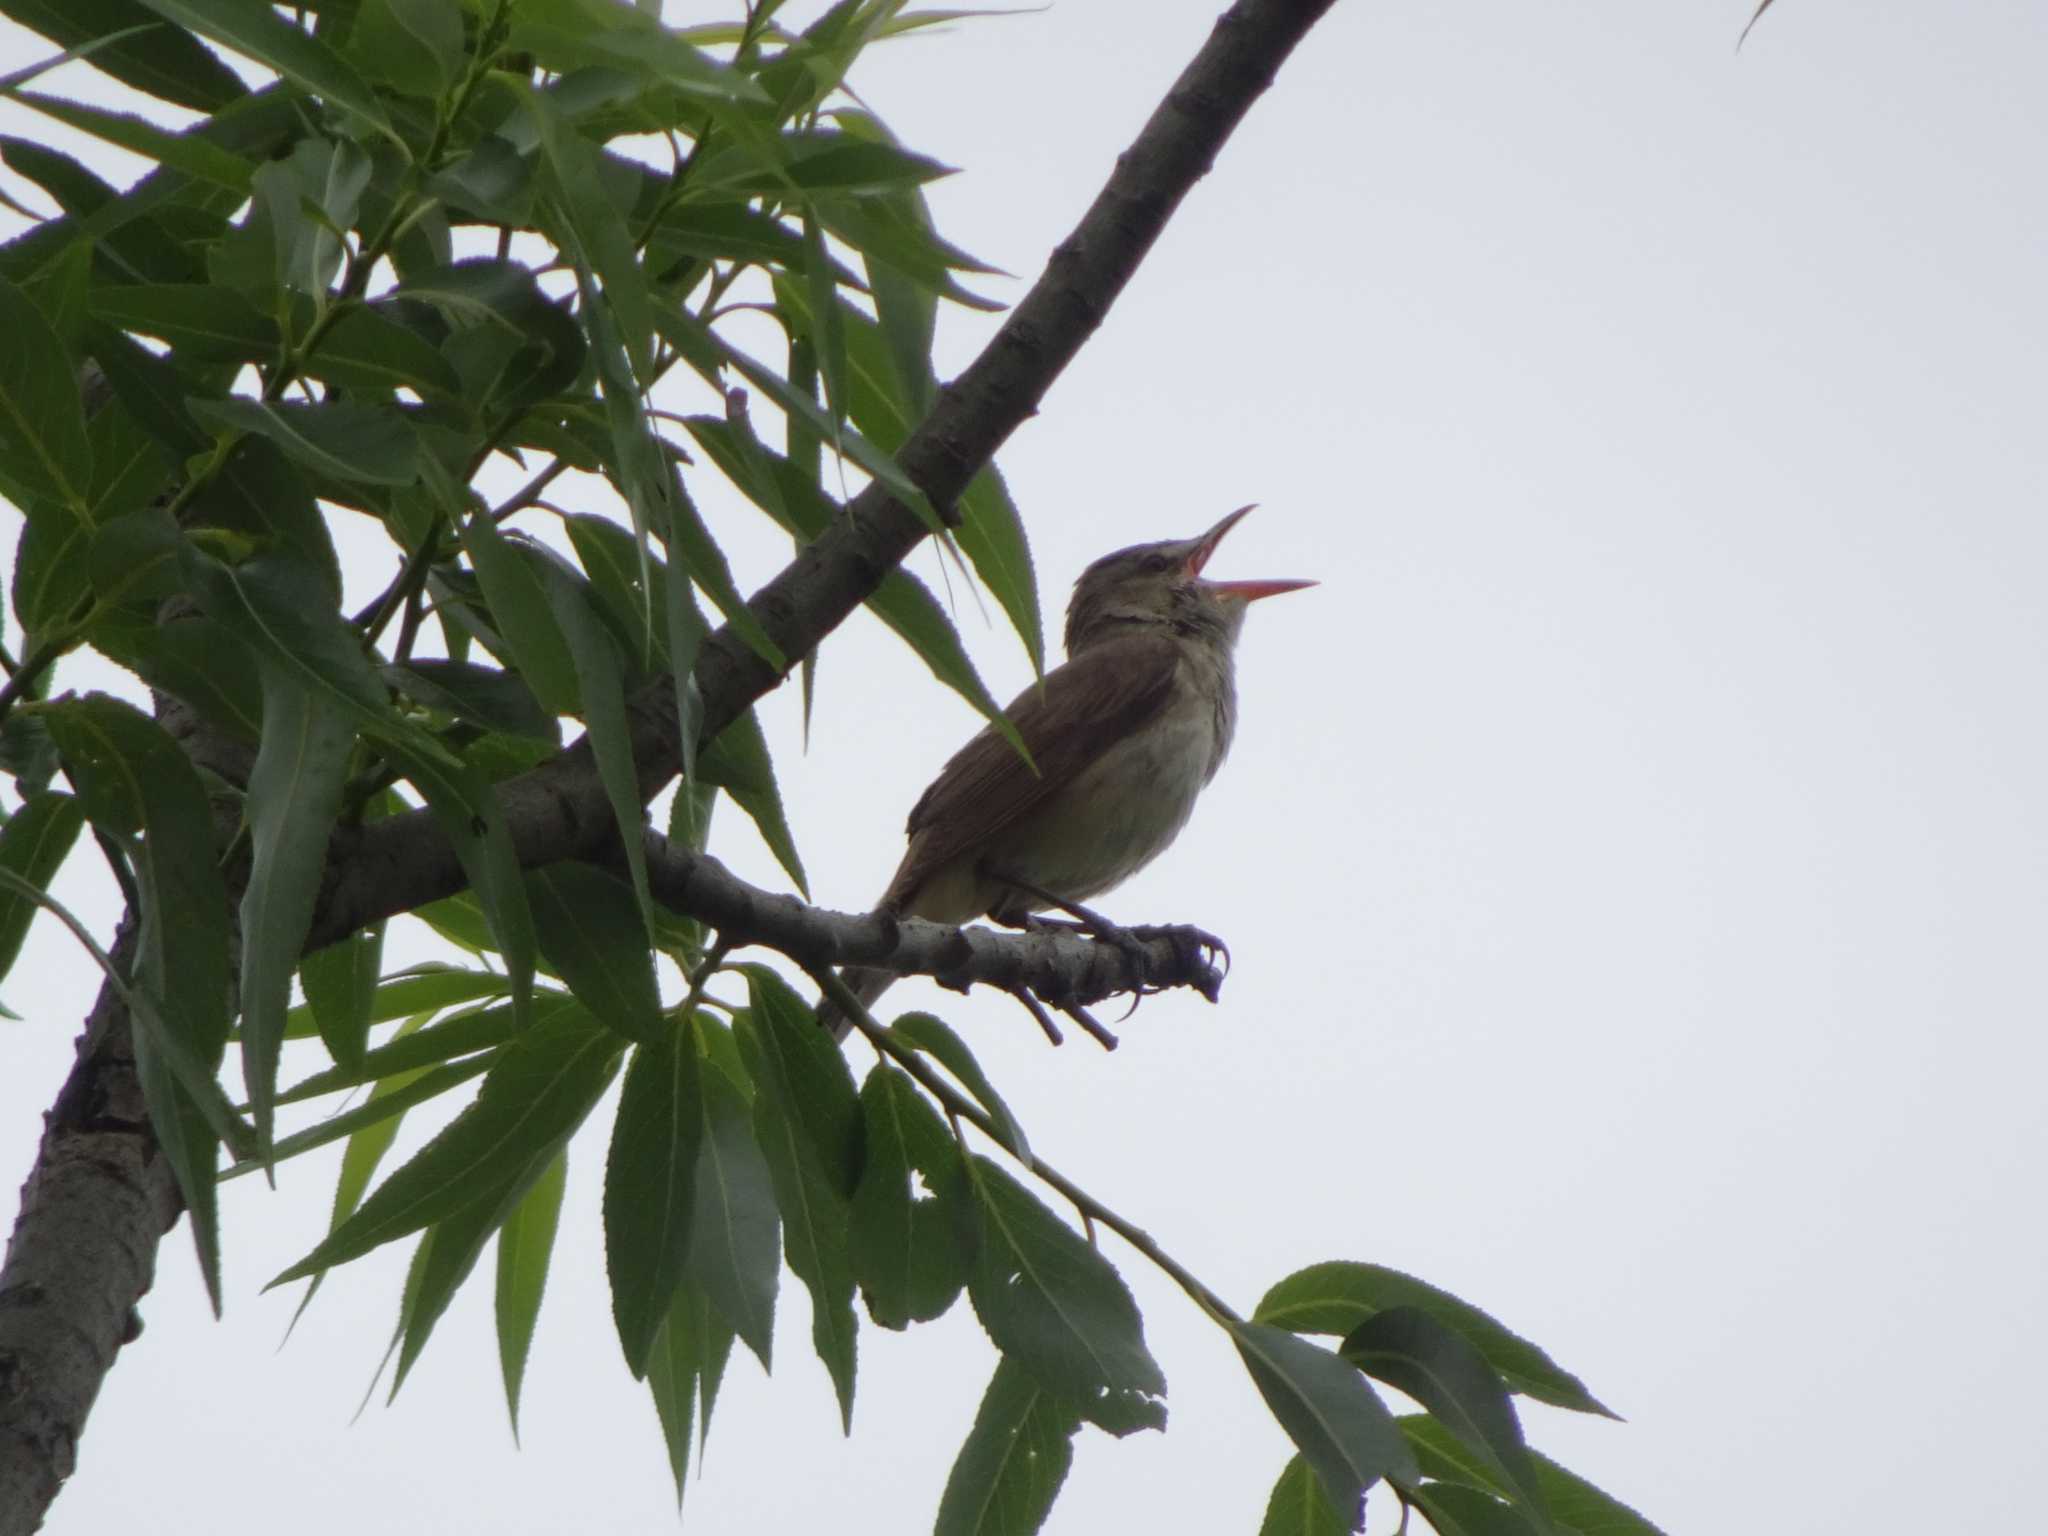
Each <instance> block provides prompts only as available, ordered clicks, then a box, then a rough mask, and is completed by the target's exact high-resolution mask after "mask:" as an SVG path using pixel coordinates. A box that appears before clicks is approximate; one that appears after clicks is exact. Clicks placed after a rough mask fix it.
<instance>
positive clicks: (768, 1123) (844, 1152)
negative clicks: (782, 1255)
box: [733, 965, 860, 1433]
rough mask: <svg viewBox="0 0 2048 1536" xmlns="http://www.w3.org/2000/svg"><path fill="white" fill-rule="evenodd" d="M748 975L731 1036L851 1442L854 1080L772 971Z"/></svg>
mask: <svg viewBox="0 0 2048 1536" xmlns="http://www.w3.org/2000/svg"><path fill="white" fill-rule="evenodd" d="M745 969H746V973H747V983H748V987H749V990H750V993H751V996H752V1002H753V1006H752V1007H751V1008H749V1009H748V1010H746V1011H745V1012H743V1013H741V1014H739V1015H737V1016H736V1017H735V1018H734V1020H733V1031H734V1034H735V1035H736V1036H737V1037H738V1040H739V1043H740V1049H741V1054H742V1055H743V1057H744V1058H745V1060H746V1062H747V1065H748V1069H749V1072H750V1074H751V1076H752V1077H753V1079H754V1085H755V1092H754V1135H755V1139H756V1140H757V1141H758V1142H759V1143H760V1146H761V1149H762V1151H763V1152H764V1153H765V1154H766V1156H767V1159H768V1170H769V1173H770V1176H771V1177H772V1178H773V1179H774V1181H775V1197H776V1204H777V1205H778V1206H779V1207H780V1209H781V1211H782V1233H783V1243H784V1247H785V1250H786V1252H787V1254H788V1257H789V1267H790V1269H791V1270H792V1271H794V1272H795V1274H796V1276H797V1278H798V1279H800V1280H802V1281H803V1282H804V1285H805V1286H806V1287H807V1288H808V1289H809V1291H810V1293H811V1342H812V1345H813V1346H814V1347H815V1349H816V1351H817V1355H818V1358H819V1360H821V1361H822V1362H824V1365H825V1369H826V1370H827V1372H828V1373H829V1374H830V1375H831V1377H832V1383H833V1387H834V1389H835V1390H836V1391H837V1393H838V1396H839V1414H840V1421H841V1424H842V1425H843V1426H844V1427H845V1428H846V1430H847V1432H848V1433H851V1432H852V1427H853V1381H854V1355H855V1333H856V1323H855V1319H854V1314H853V1271H852V1268H851V1266H850V1264H849V1261H848V1258H847V1219H848V1207H847V1197H848V1195H849V1194H850V1193H851V1191H852V1188H853V1184H854V1180H855V1177H856V1173H857V1168H858V1161H857V1159H858V1155H859V1154H858V1148H857V1145H856V1138H857V1137H858V1135H859V1133H860V1118H859V1113H860V1112H859V1105H858V1101H857V1100H856V1099H855V1097H854V1092H853V1078H852V1076H851V1074H849V1073H848V1072H847V1070H846V1059H845V1057H844V1056H842V1055H841V1054H840V1052H839V1050H838V1048H837V1047H836V1046H835V1045H833V1044H832V1042H831V1040H830V1038H829V1037H828V1036H827V1034H826V1032H825V1031H824V1030H822V1029H820V1028H819V1027H818V1025H817V1020H816V1016H815V1014H813V1013H812V1011H811V1010H810V1009H808V1008H806V1007H805V1006H804V1004H803V1001H802V999H800V998H799V997H798V996H797V995H796V994H795V993H794V992H792V991H791V990H790V989H789V986H788V984H787V983H785V982H784V981H783V980H782V978H781V977H779V976H777V975H776V974H775V973H774V972H773V971H771V970H769V969H768V968H767V967H766V966H760V965H750V966H747V967H746V968H745Z"/></svg>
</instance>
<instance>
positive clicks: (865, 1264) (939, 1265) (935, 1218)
mask: <svg viewBox="0 0 2048 1536" xmlns="http://www.w3.org/2000/svg"><path fill="white" fill-rule="evenodd" d="M860 1101H861V1114H862V1123H863V1126H864V1128H865V1138H864V1152H865V1158H864V1161H863V1164H862V1167H861V1174H860V1184H859V1186H858V1187H857V1188H856V1189H855V1190H854V1193H853V1213H852V1215H853V1222H852V1234H851V1240H850V1243H849V1245H848V1256H849V1258H850V1260H851V1262H852V1264H853V1272H854V1278H855V1279H856V1280H858V1281H859V1282H860V1284H861V1287H862V1288H863V1289H864V1290H865V1291H866V1292H867V1301H868V1311H869V1314H870V1315H871V1316H872V1317H873V1318H874V1320H875V1321H876V1322H877V1323H880V1324H881V1325H882V1326H883V1327H884V1328H898V1329H900V1328H905V1327H908V1326H909V1325H910V1324H911V1323H914V1322H918V1323H923V1322H930V1321H931V1320H932V1319H933V1318H936V1317H939V1316H941V1315H942V1314H944V1312H945V1311H946V1310H947V1308H949V1307H951V1306H952V1305H953V1301H954V1299H955V1298H956V1297H957V1296H959V1294H960V1292H961V1290H962V1289H963V1288H964V1287H965V1286H966V1284H967V1275H968V1270H969V1267H970V1265H971V1264H972V1262H973V1257H974V1250H973V1247H972V1246H971V1244H969V1243H967V1242H965V1241H963V1238H962V1232H961V1227H962V1223H961V1222H960V1221H959V1219H958V1218H957V1217H956V1216H955V1214H954V1212H952V1211H951V1210H949V1209H947V1208H946V1207H945V1204H944V1202H943V1200H942V1199H940V1198H934V1197H932V1196H921V1197H920V1196H916V1195H914V1194H913V1192H912V1189H911V1181H910V1175H911V1172H912V1171H913V1170H915V1171H916V1172H917V1173H918V1174H919V1175H920V1176H921V1177H922V1179H923V1181H924V1186H925V1188H927V1189H930V1190H954V1189H957V1188H958V1187H959V1185H960V1183H961V1180H962V1174H961V1169H960V1146H959V1143H958V1142H956V1141H955V1140H954V1139H953V1136H952V1133H951V1132H950V1131H948V1130H947V1129H946V1125H945V1122H944V1121H942V1120H941V1119H939V1117H938V1115H937V1113H936V1112H935V1111H934V1110H933V1109H932V1107H931V1104H930V1101H929V1100H927V1099H926V1098H925V1096H924V1094H923V1092H922V1091H921V1090H920V1089H919V1088H918V1087H917V1085H916V1084H915V1083H913V1082H912V1081H911V1080H910V1078H909V1076H908V1075H907V1074H906V1073H904V1072H902V1071H900V1070H899V1069H897V1068H895V1067H892V1066H890V1065H889V1064H888V1063H887V1062H878V1063H877V1064H876V1065H875V1067H874V1069H873V1070H872V1071H870V1072H869V1073H868V1077H867V1081H866V1082H865V1083H863V1084H862V1085H861V1091H860Z"/></svg>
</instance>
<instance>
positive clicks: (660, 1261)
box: [604, 1028, 704, 1377]
mask: <svg viewBox="0 0 2048 1536" xmlns="http://www.w3.org/2000/svg"><path fill="white" fill-rule="evenodd" d="M702 1071H703V1068H702V1065H701V1063H700V1062H699V1061H698V1058H697V1048H696V1046H695V1045H694V1044H693V1043H692V1042H691V1040H690V1038H689V1035H688V1033H687V1032H686V1031H685V1030H682V1029H677V1028H670V1029H664V1030H663V1031H662V1032H661V1033H660V1034H659V1035H657V1036H656V1037H654V1038H652V1039H649V1040H648V1041H646V1042H645V1043H644V1044H642V1045H641V1046H639V1047H638V1048H637V1049H636V1050H635V1051H634V1052H633V1060H632V1063H631V1065H629V1066H628V1067H627V1068H626V1086H625V1089H624V1091H623V1092H622V1093H621V1094H620V1097H619V1116H618V1119H617V1121H616V1122H615V1123H614V1124H613V1127H612V1141H611V1151H610V1153H609V1155H608V1156H607V1157H606V1158H605V1165H604V1254H605V1269H606V1271H607V1272H608V1273H609V1274H610V1276H611V1287H612V1320H613V1321H614V1322H615V1323H616V1324H617V1325H618V1330H619V1344H620V1346H621V1347H622V1348H623V1349H624V1350H625V1352H626V1367H627V1369H628V1370H630V1371H631V1372H632V1373H633V1374H634V1376H636V1377H638V1376H644V1375H645V1374H646V1373H647V1369H648V1357H649V1355H650V1353H651V1352H652V1351H653V1349H654V1348H655V1345H656V1335H657V1334H658V1333H659V1332H660V1330H661V1328H662V1326H663V1324H664V1323H665V1322H666V1321H667V1318H668V1315H669V1309H670V1303H671V1302H672V1301H673V1300H674V1298H675V1294H676V1287H677V1286H678V1285H679V1284H680V1283H681V1281H682V1276H683V1262H684V1259H685V1257H686V1255H687V1254H688V1252H689V1248H690V1221H691V1211H692V1203H693V1201H694V1200H695V1198H696V1187H697V1163H698V1147H699V1146H700V1144H701V1143H702V1141H703V1137H704V1099H703V1090H702V1088H701V1086H700V1084H699V1082H698V1078H699V1076H700V1074H701V1073H702Z"/></svg>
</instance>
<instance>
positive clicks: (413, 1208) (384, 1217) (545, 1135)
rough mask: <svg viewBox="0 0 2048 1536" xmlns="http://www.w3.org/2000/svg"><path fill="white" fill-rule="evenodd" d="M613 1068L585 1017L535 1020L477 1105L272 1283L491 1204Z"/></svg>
mask: <svg viewBox="0 0 2048 1536" xmlns="http://www.w3.org/2000/svg"><path fill="white" fill-rule="evenodd" d="M618 1061H619V1040H618V1037H617V1036H616V1035H614V1034H612V1033H611V1032H610V1031H608V1030H606V1029H605V1028H603V1027H602V1026H601V1025H600V1024H599V1023H598V1022H597V1021H596V1020H595V1019H593V1018H592V1017H591V1016H590V1015H589V1014H588V1013H585V1012H583V1011H582V1010H580V1009H576V1010H564V1011H562V1012H561V1013H557V1014H554V1015H552V1016H550V1017H542V1018H538V1019H536V1020H535V1021H534V1024H533V1027H532V1028H530V1029H528V1030H527V1031H526V1032H525V1033H524V1034H522V1035H520V1036H519V1037H518V1038H517V1039H515V1040H514V1041H513V1042H512V1043H511V1044H510V1045H509V1046H507V1047H505V1050H504V1053H503V1054H502V1055H501V1056H499V1057H498V1059H497V1060H496V1061H495V1062H494V1063H493V1064H492V1067H491V1070H490V1072H489V1074H488V1075H487V1076H486V1077H485V1078H484V1084H483V1089H482V1091H481V1092H479V1093H478V1094H477V1097H476V1101H475V1102H474V1103H472V1104H471V1105H470V1106H469V1107H468V1108H467V1109H465V1110H463V1112H462V1113H461V1114H460V1115H458V1116H456V1118H455V1120H454V1121H453V1122H452V1123H450V1124H449V1125H448V1126H447V1128H446V1129H444V1130H443V1131H442V1132H441V1133H440V1134H439V1135H438V1136H436V1137H435V1138H434V1139H433V1140H432V1141H430V1142H428V1143H427V1144H426V1146H424V1147H422V1148H421V1149H420V1151H419V1152H418V1153H417V1154H416V1155H415V1156H414V1157H413V1159H412V1160H411V1161H410V1162H408V1163H407V1164H406V1165H405V1166H404V1167H403V1168H400V1169H399V1170H398V1171H397V1172H396V1173H394V1174H392V1175H391V1177H390V1178H388V1179H386V1180H385V1181H384V1182H383V1184H381V1185H380V1186H378V1188H377V1191H376V1192H375V1193H374V1194H372V1195H371V1196H370V1197H369V1199H367V1200H365V1201H364V1202H363V1204H362V1208H361V1209H360V1210H358V1211H357V1212H356V1213H355V1215H353V1216H351V1217H350V1218H349V1219H348V1220H347V1221H346V1222H344V1223H343V1224H342V1226H341V1227H340V1229H339V1230H337V1231H335V1232H333V1233H331V1234H330V1235H329V1236H328V1237H327V1238H326V1239H325V1240H323V1241H322V1242H321V1243H320V1244H319V1245H318V1246H317V1247H316V1248H314V1250H313V1251H312V1252H311V1253H309V1254H308V1255H307V1256H306V1257H305V1258H303V1259H301V1260H300V1261H299V1262H298V1263H296V1264H294V1265H293V1266H292V1267H291V1268H289V1269H287V1270H286V1271H285V1272H284V1273H283V1274H281V1275H279V1276H278V1277H277V1279H275V1280H273V1281H271V1285H279V1284H282V1283H283V1282H284V1281H287V1280H294V1279H297V1278H298V1277H299V1276H301V1275H306V1274H311V1273H312V1272H313V1271H314V1270H316V1269H325V1268H328V1267H330V1266H332V1265H335V1264H342V1263H346V1262H347V1261H348V1260H350V1259H353V1258H357V1257H359V1256H361V1255H362V1254H365V1253H368V1252H369V1251H370V1250H371V1249H373V1248H376V1247H379V1246H381V1245H382V1244H384V1243H388V1242H391V1241H393V1240H394V1239H396V1238H400V1237H404V1236H406V1235H408V1234H409V1233H413V1232H417V1231H419V1230H421V1229H422V1228H423V1227H427V1226H430V1225H432V1224H433V1223H435V1222H437V1221H440V1220H441V1219H443V1218H444V1217H446V1216H449V1215H451V1214H453V1213H454V1212H456V1211H458V1210H461V1209H463V1208H464V1207H466V1206H470V1205H474V1204H477V1203H480V1202H482V1201H485V1200H489V1199H493V1198H495V1197H496V1196H497V1195H498V1194H500V1193H501V1192H502V1191H503V1189H504V1187H505V1186H506V1185H507V1183H508V1182H510V1181H512V1180H515V1179H517V1178H519V1177H520V1176H522V1175H524V1174H525V1173H526V1171H527V1169H528V1166H529V1164H531V1163H532V1162H533V1161H534V1160H535V1159H536V1158H539V1157H541V1156H542V1155H543V1154H547V1155H552V1151H553V1149H554V1148H555V1147H557V1146H559V1145H560V1144H561V1142H562V1141H563V1140H565V1139H566V1138H567V1137H568V1136H569V1134H570V1133H571V1132H573V1131H574V1130H575V1129H576V1127H577V1126H578V1125H580V1124H582V1122H583V1118H584V1116H586V1115H587V1114H589V1113H590V1110H591V1106H592V1105H594V1104H595V1103H596V1102H597V1099H598V1096H599V1095H600V1094H602V1093H603V1092H604V1090H605V1087H606V1085H607V1084H609V1083H610V1081H611V1078H612V1074H613V1072H614V1071H615V1070H616V1069H617V1067H618ZM535 1172H536V1175H537V1172H538V1170H537V1169H536V1170H535Z"/></svg>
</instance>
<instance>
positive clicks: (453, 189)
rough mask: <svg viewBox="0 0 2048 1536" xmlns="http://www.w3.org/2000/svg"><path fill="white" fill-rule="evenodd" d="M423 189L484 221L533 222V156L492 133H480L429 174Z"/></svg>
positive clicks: (517, 223)
mask: <svg viewBox="0 0 2048 1536" xmlns="http://www.w3.org/2000/svg"><path fill="white" fill-rule="evenodd" d="M427 190H428V191H429V192H430V193H431V194H433V195H434V196H436V197H438V198H440V200H441V201H442V202H444V203H446V204H448V206H449V207H451V208H454V209H457V210H459V211H460V212H462V213H466V214H469V215H470V216H472V217H474V218H478V219H481V220H483V221H484V222H486V223H490V224H512V225H526V224H531V223H532V222H533V160H532V158H531V157H530V156H526V155H522V154H520V153H519V151H518V150H516V149H514V148H513V147H512V146H511V145H510V144H508V143H506V142H505V141H504V140H503V139H502V138H500V137H498V136H497V135H496V134H486V135H484V137H482V138H480V139H478V140H477V141H476V143H474V144H472V145H471V146H470V147H469V152H468V153H467V154H465V155H463V156H462V157H461V158H460V159H458V160H456V161H454V162H453V163H452V164H450V165H449V166H448V167H447V168H446V169H445V170H442V171H439V172H437V173H435V174H434V175H433V176H432V177H430V178H429V179H428V181H427Z"/></svg>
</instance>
